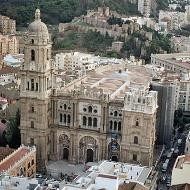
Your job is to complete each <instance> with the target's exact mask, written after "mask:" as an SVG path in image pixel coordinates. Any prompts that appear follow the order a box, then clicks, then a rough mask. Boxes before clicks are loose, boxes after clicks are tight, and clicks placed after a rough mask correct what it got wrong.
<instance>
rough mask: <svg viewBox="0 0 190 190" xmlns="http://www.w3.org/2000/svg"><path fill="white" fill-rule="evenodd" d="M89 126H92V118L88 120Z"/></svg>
mask: <svg viewBox="0 0 190 190" xmlns="http://www.w3.org/2000/svg"><path fill="white" fill-rule="evenodd" d="M88 126H92V118H91V117H89V118H88Z"/></svg>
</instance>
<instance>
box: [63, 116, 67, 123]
mask: <svg viewBox="0 0 190 190" xmlns="http://www.w3.org/2000/svg"><path fill="white" fill-rule="evenodd" d="M63 117H64V123H66V122H67V116H66V114H64V115H63Z"/></svg>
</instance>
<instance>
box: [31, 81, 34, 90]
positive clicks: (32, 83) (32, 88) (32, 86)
mask: <svg viewBox="0 0 190 190" xmlns="http://www.w3.org/2000/svg"><path fill="white" fill-rule="evenodd" d="M31 91H34V79H31Z"/></svg>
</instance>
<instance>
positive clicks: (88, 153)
mask: <svg viewBox="0 0 190 190" xmlns="http://www.w3.org/2000/svg"><path fill="white" fill-rule="evenodd" d="M93 155H94V152H93V150H92V149H87V151H86V162H93V161H94V159H93Z"/></svg>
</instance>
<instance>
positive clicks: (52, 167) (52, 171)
mask: <svg viewBox="0 0 190 190" xmlns="http://www.w3.org/2000/svg"><path fill="white" fill-rule="evenodd" d="M93 165H97V162H88V163H87V164H86V165H84V164H77V165H74V164H70V163H68V162H67V161H64V160H59V161H56V162H55V161H50V162H48V166H47V173H48V174H49V175H51V176H52V177H55V178H57V177H60V175H61V174H63V175H64V174H67V175H76V176H78V175H82V174H84V173H85V171H86V170H87V168H89V167H90V166H93Z"/></svg>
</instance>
